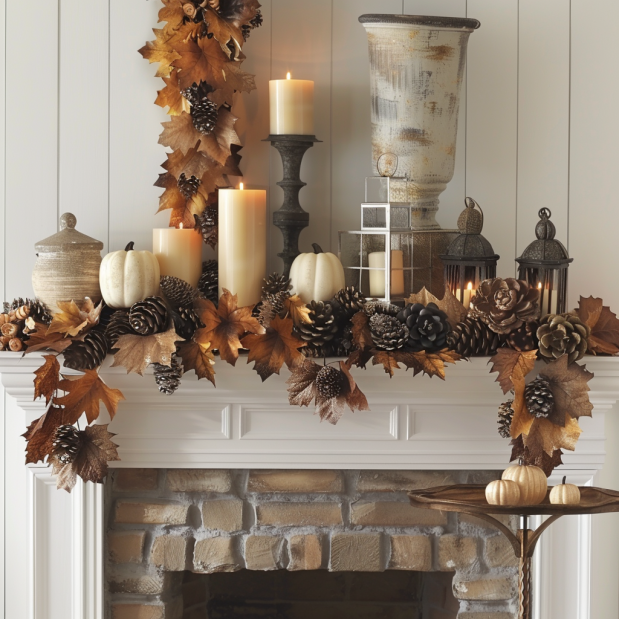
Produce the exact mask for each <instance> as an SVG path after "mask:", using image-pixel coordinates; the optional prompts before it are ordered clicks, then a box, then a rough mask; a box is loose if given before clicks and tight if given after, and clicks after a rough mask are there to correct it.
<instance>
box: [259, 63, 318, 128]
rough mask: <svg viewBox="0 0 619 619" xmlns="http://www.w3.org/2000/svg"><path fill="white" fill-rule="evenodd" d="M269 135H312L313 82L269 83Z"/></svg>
mask: <svg viewBox="0 0 619 619" xmlns="http://www.w3.org/2000/svg"><path fill="white" fill-rule="evenodd" d="M269 98H270V105H271V135H314V82H312V81H310V80H293V79H290V73H288V76H287V79H285V80H271V81H270V82H269Z"/></svg>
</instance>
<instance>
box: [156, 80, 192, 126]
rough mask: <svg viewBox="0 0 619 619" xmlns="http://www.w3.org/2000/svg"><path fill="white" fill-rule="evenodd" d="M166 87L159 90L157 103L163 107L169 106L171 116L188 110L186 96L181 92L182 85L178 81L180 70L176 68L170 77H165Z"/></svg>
mask: <svg viewBox="0 0 619 619" xmlns="http://www.w3.org/2000/svg"><path fill="white" fill-rule="evenodd" d="M163 81H164V82H165V88H162V89H161V90H158V91H157V98H156V99H155V104H156V105H160V106H161V107H167V108H168V114H169V115H170V116H178V115H179V114H180V113H181V112H183V111H187V110H186V109H185V106H186V105H188V104H187V103H185V98H184V97H183V95H182V94H181V87H180V85H179V83H178V71H176V70H174V71H172V73H170V77H165V76H164V77H163Z"/></svg>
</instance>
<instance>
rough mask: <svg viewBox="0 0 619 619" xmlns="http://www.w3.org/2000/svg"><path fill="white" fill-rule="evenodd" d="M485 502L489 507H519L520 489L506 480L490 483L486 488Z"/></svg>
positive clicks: (513, 482)
mask: <svg viewBox="0 0 619 619" xmlns="http://www.w3.org/2000/svg"><path fill="white" fill-rule="evenodd" d="M486 501H488V503H489V504H490V505H519V504H520V487H519V486H518V484H517V483H516V482H515V481H509V480H508V479H497V480H496V481H491V482H490V483H489V484H488V485H487V486H486Z"/></svg>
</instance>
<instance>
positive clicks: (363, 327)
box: [351, 311, 374, 350]
mask: <svg viewBox="0 0 619 619" xmlns="http://www.w3.org/2000/svg"><path fill="white" fill-rule="evenodd" d="M351 322H352V341H353V344H354V345H355V346H356V347H357V348H359V349H361V350H363V349H364V348H372V346H374V340H373V339H372V332H371V331H370V319H369V318H368V315H367V314H366V313H365V312H364V311H360V312H357V313H356V314H355V315H354V316H353V317H352V320H351Z"/></svg>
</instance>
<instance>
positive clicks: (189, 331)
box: [171, 307, 204, 340]
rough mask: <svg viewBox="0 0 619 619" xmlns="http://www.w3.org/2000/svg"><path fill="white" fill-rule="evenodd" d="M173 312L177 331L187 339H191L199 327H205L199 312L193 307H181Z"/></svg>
mask: <svg viewBox="0 0 619 619" xmlns="http://www.w3.org/2000/svg"><path fill="white" fill-rule="evenodd" d="M171 313H172V321H173V322H174V329H175V330H176V333H177V334H178V335H180V336H181V337H182V338H184V339H186V340H190V339H191V338H192V337H193V334H194V333H195V332H196V331H197V330H198V329H202V328H203V327H204V324H203V323H202V321H201V320H200V317H199V316H198V314H197V312H196V311H195V310H194V309H192V308H184V307H179V308H178V310H173V311H172V312H171Z"/></svg>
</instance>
